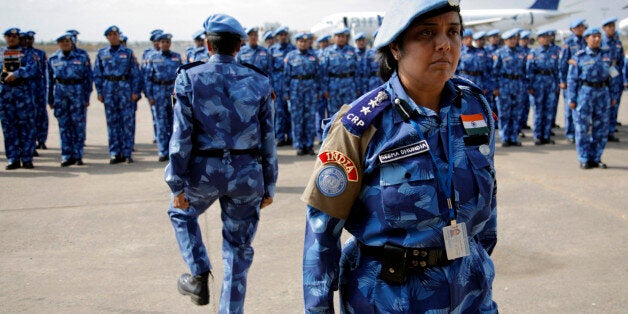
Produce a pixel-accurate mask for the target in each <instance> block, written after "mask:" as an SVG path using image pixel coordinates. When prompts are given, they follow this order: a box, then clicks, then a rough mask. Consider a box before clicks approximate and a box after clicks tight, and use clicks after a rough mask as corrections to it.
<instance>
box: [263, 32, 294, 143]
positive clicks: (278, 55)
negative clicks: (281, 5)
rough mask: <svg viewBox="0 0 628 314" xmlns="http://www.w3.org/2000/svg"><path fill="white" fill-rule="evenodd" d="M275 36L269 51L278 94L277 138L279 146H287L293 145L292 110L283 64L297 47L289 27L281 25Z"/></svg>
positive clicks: (274, 87)
mask: <svg viewBox="0 0 628 314" xmlns="http://www.w3.org/2000/svg"><path fill="white" fill-rule="evenodd" d="M275 38H276V39H277V42H276V43H275V44H274V45H273V46H272V47H270V49H269V51H268V52H269V53H270V56H271V61H270V62H271V66H270V68H271V75H270V77H271V82H272V85H273V90H274V92H275V95H276V96H277V98H276V99H275V138H276V139H277V146H286V145H292V135H291V132H290V130H291V127H290V111H288V103H287V102H286V100H285V94H284V92H285V91H284V90H283V84H284V81H283V66H284V59H285V58H286V55H287V54H288V52H290V51H292V50H295V49H296V47H295V46H294V45H292V44H291V43H289V42H288V28H287V27H280V28H278V29H277V30H275Z"/></svg>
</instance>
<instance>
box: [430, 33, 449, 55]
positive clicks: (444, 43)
mask: <svg viewBox="0 0 628 314" xmlns="http://www.w3.org/2000/svg"><path fill="white" fill-rule="evenodd" d="M434 42H435V47H436V51H442V52H446V51H449V50H450V49H451V39H450V38H449V37H448V36H447V35H446V33H440V34H439V35H438V36H436V37H435V38H434Z"/></svg>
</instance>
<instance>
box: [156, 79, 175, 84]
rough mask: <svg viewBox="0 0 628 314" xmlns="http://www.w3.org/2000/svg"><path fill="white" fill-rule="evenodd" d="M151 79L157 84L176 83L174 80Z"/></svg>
mask: <svg viewBox="0 0 628 314" xmlns="http://www.w3.org/2000/svg"><path fill="white" fill-rule="evenodd" d="M150 81H151V82H153V83H155V84H157V85H172V84H174V80H167V81H159V80H155V79H151V80H150Z"/></svg>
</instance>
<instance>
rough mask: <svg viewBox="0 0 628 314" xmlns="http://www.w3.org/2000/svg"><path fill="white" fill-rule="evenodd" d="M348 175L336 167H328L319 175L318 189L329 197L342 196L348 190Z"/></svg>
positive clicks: (317, 180)
mask: <svg viewBox="0 0 628 314" xmlns="http://www.w3.org/2000/svg"><path fill="white" fill-rule="evenodd" d="M347 182H348V181H347V174H345V172H344V171H342V170H341V169H340V168H338V167H336V166H327V167H325V168H323V170H321V172H319V173H318V178H317V179H316V187H317V188H318V190H319V191H320V192H321V193H322V194H323V195H325V196H327V197H334V196H338V195H340V194H342V192H344V191H345V189H346V188H347Z"/></svg>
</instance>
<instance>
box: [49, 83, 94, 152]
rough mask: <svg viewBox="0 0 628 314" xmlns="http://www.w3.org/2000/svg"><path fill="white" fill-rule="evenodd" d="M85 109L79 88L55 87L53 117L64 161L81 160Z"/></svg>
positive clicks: (83, 143) (75, 86) (76, 86)
mask: <svg viewBox="0 0 628 314" xmlns="http://www.w3.org/2000/svg"><path fill="white" fill-rule="evenodd" d="M86 109H87V108H86V107H85V103H84V97H83V91H82V90H81V87H80V86H78V85H68V86H63V88H60V87H56V90H55V102H54V115H55V117H56V118H57V121H58V122H59V136H60V138H61V159H62V160H64V161H65V160H68V159H70V158H74V159H81V158H83V147H84V146H85V124H86V123H85V117H86V113H87V110H86Z"/></svg>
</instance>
